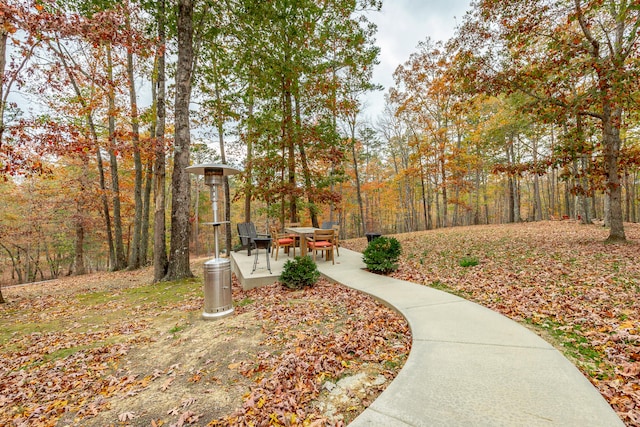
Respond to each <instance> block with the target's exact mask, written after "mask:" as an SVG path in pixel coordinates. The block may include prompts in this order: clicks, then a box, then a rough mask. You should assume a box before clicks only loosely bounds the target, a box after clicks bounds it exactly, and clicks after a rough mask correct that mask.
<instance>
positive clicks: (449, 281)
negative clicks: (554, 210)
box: [344, 221, 640, 425]
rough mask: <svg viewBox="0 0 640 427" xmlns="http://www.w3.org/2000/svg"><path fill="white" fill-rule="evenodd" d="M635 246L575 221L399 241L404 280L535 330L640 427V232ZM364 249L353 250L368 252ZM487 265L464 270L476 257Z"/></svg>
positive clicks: (634, 234)
mask: <svg viewBox="0 0 640 427" xmlns="http://www.w3.org/2000/svg"><path fill="white" fill-rule="evenodd" d="M625 230H626V232H627V236H628V238H629V239H630V240H631V242H629V243H626V244H618V245H614V244H604V243H603V241H604V240H605V238H606V237H607V230H606V229H603V228H602V227H598V226H595V225H594V226H585V225H580V224H578V223H576V222H572V221H554V222H541V223H532V224H520V225H501V226H485V227H458V228H451V229H446V230H435V231H429V232H421V233H407V234H401V235H397V236H396V237H397V238H398V240H400V242H401V244H402V248H403V258H402V262H401V267H400V269H399V270H398V272H397V273H395V274H394V276H395V277H397V278H400V279H404V280H409V281H412V282H416V283H420V284H424V285H429V286H433V287H437V288H443V289H445V290H447V291H450V292H453V293H456V294H459V295H461V296H462V297H464V298H467V299H471V300H474V301H476V302H478V303H480V304H482V305H484V306H486V307H489V308H491V309H493V310H495V311H498V312H500V313H503V314H504V315H506V316H508V317H511V318H512V319H514V320H517V321H520V322H523V323H525V324H529V325H534V326H535V327H536V328H537V330H538V331H539V332H540V333H541V334H542V336H543V337H544V338H546V339H547V340H549V341H550V342H551V343H552V344H555V345H556V346H557V347H558V348H559V349H560V350H561V351H563V353H564V354H565V355H567V357H569V358H570V359H571V360H572V361H573V362H574V363H575V364H576V365H577V366H578V367H579V368H580V369H581V370H582V372H583V373H585V375H586V376H588V377H589V378H590V379H591V381H592V382H593V383H594V384H595V385H596V386H597V387H598V388H599V389H600V392H601V393H602V394H603V395H604V396H605V397H606V398H607V400H608V401H609V403H610V404H611V405H612V406H613V407H614V409H615V410H616V411H617V412H618V414H619V415H620V416H621V417H622V419H623V420H624V421H625V422H626V423H627V424H628V425H640V424H639V423H638V421H637V420H638V418H639V416H638V414H640V379H639V377H640V363H639V362H640V301H639V300H638V292H639V291H640V265H639V264H638V262H637V254H638V241H640V226H639V225H638V224H625ZM365 244H366V242H365V241H364V239H360V240H354V241H347V242H345V244H344V245H345V247H353V248H355V249H356V250H362V249H363V247H364V245H365ZM469 254H470V255H473V256H475V257H477V258H478V259H479V261H480V264H479V265H477V266H475V267H467V268H465V267H461V266H460V264H459V261H460V259H461V258H462V257H463V256H466V255H469Z"/></svg>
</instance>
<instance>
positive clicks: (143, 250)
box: [140, 96, 156, 265]
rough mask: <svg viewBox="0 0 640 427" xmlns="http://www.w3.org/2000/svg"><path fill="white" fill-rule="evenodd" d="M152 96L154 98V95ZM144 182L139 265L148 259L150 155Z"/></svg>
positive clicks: (151, 161) (151, 160)
mask: <svg viewBox="0 0 640 427" xmlns="http://www.w3.org/2000/svg"><path fill="white" fill-rule="evenodd" d="M153 98H154V100H155V96H154V97H153ZM154 120H155V119H154ZM154 126H155V125H154ZM155 132H156V131H155V129H154V130H153V132H151V138H155ZM144 182H145V184H144V193H143V195H142V235H141V236H140V265H147V262H148V260H149V217H150V215H151V188H152V184H153V158H152V157H149V159H148V161H147V171H146V173H145V181H144Z"/></svg>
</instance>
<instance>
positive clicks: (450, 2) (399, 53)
mask: <svg viewBox="0 0 640 427" xmlns="http://www.w3.org/2000/svg"><path fill="white" fill-rule="evenodd" d="M469 8H470V0H433V1H419V0H418V1H416V0H413V1H412V0H387V1H385V2H384V3H383V5H382V10H381V11H380V12H376V13H370V14H369V15H368V17H369V20H371V21H372V22H374V23H375V24H376V25H377V26H378V33H377V35H376V44H377V45H378V46H379V47H380V64H378V65H377V66H376V67H375V69H374V71H373V80H374V82H375V83H378V84H382V85H383V86H384V87H385V89H384V91H381V92H376V93H372V94H370V95H369V96H368V97H367V100H366V104H367V108H366V114H368V115H370V116H377V115H378V114H380V113H381V112H382V109H383V108H384V94H385V93H386V92H387V91H388V89H389V87H391V86H393V72H394V71H395V70H396V68H397V67H398V65H400V64H403V63H405V62H406V61H407V60H408V59H409V56H410V55H411V54H412V53H413V52H415V51H416V47H417V45H418V43H419V42H420V41H423V40H425V39H426V38H427V37H430V38H431V39H432V40H433V41H438V40H442V41H447V40H448V39H449V38H451V37H452V36H453V34H454V31H455V27H456V25H457V24H459V23H461V21H462V17H463V16H464V14H465V13H466V11H467V10H469Z"/></svg>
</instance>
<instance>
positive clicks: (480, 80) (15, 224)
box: [0, 0, 640, 283]
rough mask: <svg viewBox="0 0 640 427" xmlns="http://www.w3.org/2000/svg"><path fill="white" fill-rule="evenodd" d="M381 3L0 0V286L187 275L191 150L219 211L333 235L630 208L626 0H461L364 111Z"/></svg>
mask: <svg viewBox="0 0 640 427" xmlns="http://www.w3.org/2000/svg"><path fill="white" fill-rule="evenodd" d="M381 6H382V4H381V3H380V2H378V1H374V0H358V1H352V0H335V1H311V0H304V1H293V0H277V1H271V2H264V1H259V0H256V1H236V0H224V1H217V2H209V1H204V0H177V1H175V2H173V1H170V0H158V1H143V0H140V1H133V0H131V1H125V2H113V1H109V0H66V1H62V0H60V1H55V0H38V1H33V2H24V1H12V0H10V1H8V2H6V3H3V4H1V5H0V73H1V74H0V76H1V77H2V79H1V80H2V87H1V89H0V175H1V177H2V179H1V180H0V181H1V182H0V199H2V200H1V202H0V204H1V205H2V209H1V210H0V273H1V274H0V279H1V280H0V283H15V282H25V281H36V280H44V279H47V278H50V277H58V276H60V275H63V274H83V273H84V272H86V271H95V270H103V269H115V270H118V269H124V268H131V269H135V268H137V267H139V266H141V265H147V264H149V263H153V264H154V270H155V274H154V276H155V279H156V280H162V279H164V278H176V277H180V276H188V275H190V271H189V268H188V257H189V252H190V251H192V252H197V253H203V252H207V251H209V252H210V248H209V247H207V245H209V246H210V243H209V242H210V241H211V238H210V236H208V235H207V234H206V233H207V230H206V229H205V230H203V229H202V228H203V227H198V223H199V222H200V221H208V220H209V219H208V218H209V216H210V205H209V202H208V200H209V197H208V192H207V191H205V190H204V186H203V184H202V182H201V181H200V179H198V178H196V177H195V176H190V175H189V174H187V173H186V172H185V171H184V168H185V167H186V166H188V165H189V164H194V163H204V162H217V163H231V164H235V165H237V166H241V167H242V168H243V170H244V172H243V174H241V175H239V176H237V177H234V178H232V179H231V182H230V183H229V184H228V185H227V186H226V188H225V191H224V192H225V199H226V200H230V201H231V202H230V203H226V204H225V215H226V216H227V217H228V218H229V219H230V220H231V221H232V224H235V223H236V222H243V221H253V222H255V223H256V224H258V226H259V228H260V227H261V226H262V224H264V223H265V222H266V221H267V219H268V220H269V221H274V222H278V223H281V224H283V223H285V222H303V223H305V224H309V225H315V226H319V225H321V223H322V222H326V221H331V222H337V223H339V224H340V225H341V232H342V234H343V237H344V238H349V237H356V236H362V235H364V233H365V232H370V231H375V232H382V233H401V232H409V231H416V230H424V229H434V228H440V227H451V226H457V225H472V224H492V223H507V222H520V221H537V220H543V219H562V218H574V219H579V220H580V221H582V222H585V223H589V222H592V221H593V220H595V219H598V220H601V221H603V224H604V225H605V226H607V227H609V230H610V234H609V240H612V241H618V240H624V239H625V234H624V221H629V222H637V220H638V215H640V213H639V212H638V193H637V191H638V161H639V160H638V159H639V158H640V157H639V154H640V151H639V150H640V146H639V145H638V140H637V129H638V127H637V124H636V123H637V113H638V94H639V92H638V82H640V79H639V78H638V77H640V76H639V75H638V74H639V70H640V68H639V63H638V25H640V24H639V22H640V21H639V20H638V14H639V13H640V8H638V6H637V5H635V4H634V2H632V1H611V2H606V4H604V3H602V2H583V1H580V0H575V1H551V2H550V1H534V2H532V1H525V0H509V1H490V0H484V1H477V2H475V3H474V4H473V5H472V9H471V10H470V11H469V13H468V14H467V15H466V16H465V17H464V19H463V20H462V23H461V24H460V26H459V28H458V29H457V31H456V35H455V36H454V37H453V38H452V39H451V40H448V41H432V40H429V39H426V40H425V41H424V42H422V43H421V44H420V45H419V46H418V48H417V50H416V52H415V53H414V54H412V55H411V56H410V58H408V60H407V61H406V62H405V63H404V64H401V65H399V66H398V68H397V70H396V72H395V74H394V78H395V85H394V87H392V88H389V90H388V93H387V104H386V107H385V111H383V112H382V113H381V114H380V115H379V116H378V117H377V118H375V119H365V118H363V115H362V109H363V102H364V100H365V97H366V94H367V93H368V92H369V91H371V90H380V88H379V87H378V86H377V85H376V84H375V82H372V80H371V72H372V67H373V65H374V64H375V63H376V61H377V57H378V54H379V48H378V47H377V46H376V40H375V36H376V32H375V26H373V25H372V24H371V23H370V22H369V21H368V20H367V14H369V13H375V11H376V10H378V9H379V8H380V7H381ZM147 92H150V93H147ZM12 93H13V94H15V93H19V94H21V96H23V98H24V99H28V100H29V104H31V105H36V106H37V108H34V109H33V110H30V111H26V106H25V105H23V104H22V103H16V102H13V101H12V99H15V98H12V97H11V95H12ZM146 96H149V97H150V99H151V102H150V104H149V106H148V107H144V108H141V107H139V103H140V99H141V98H142V97H146ZM140 105H141V103H140ZM231 228H232V229H233V228H234V227H233V225H232V227H231ZM231 231H232V230H231V229H230V230H229V233H228V234H227V237H226V240H227V245H226V246H227V250H229V249H231V246H232V244H233V242H234V241H235V239H233V237H232V234H231ZM189 237H191V238H189ZM185 259H186V261H187V262H185Z"/></svg>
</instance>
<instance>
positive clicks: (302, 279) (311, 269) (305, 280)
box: [279, 256, 320, 289]
mask: <svg viewBox="0 0 640 427" xmlns="http://www.w3.org/2000/svg"><path fill="white" fill-rule="evenodd" d="M319 278H320V272H319V271H318V266H317V265H316V263H315V262H313V260H312V259H311V258H310V257H306V256H305V257H300V256H297V257H295V259H294V260H293V261H291V260H287V262H285V264H284V267H283V268H282V274H281V275H280V279H279V280H280V283H282V285H283V286H285V287H287V288H289V289H302V288H304V287H305V286H313V285H315V284H316V282H317V281H318V279H319Z"/></svg>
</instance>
